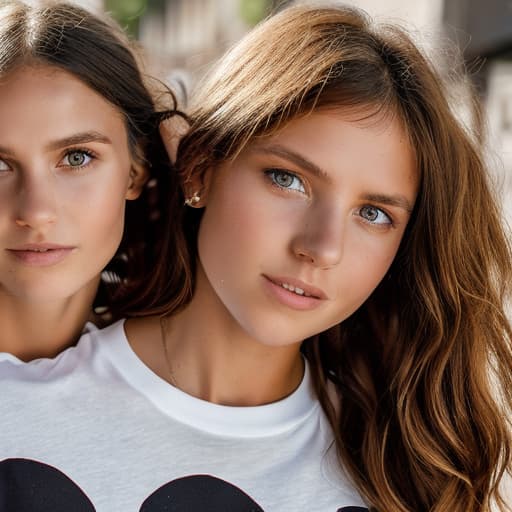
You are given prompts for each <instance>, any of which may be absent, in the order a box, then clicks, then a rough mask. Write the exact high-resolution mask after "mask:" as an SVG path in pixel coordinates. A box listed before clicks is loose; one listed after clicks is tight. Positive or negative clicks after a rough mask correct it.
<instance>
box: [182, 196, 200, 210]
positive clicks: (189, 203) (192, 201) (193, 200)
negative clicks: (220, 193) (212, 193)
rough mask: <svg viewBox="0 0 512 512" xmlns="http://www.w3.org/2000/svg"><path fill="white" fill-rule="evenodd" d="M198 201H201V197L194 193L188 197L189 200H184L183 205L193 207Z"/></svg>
mask: <svg viewBox="0 0 512 512" xmlns="http://www.w3.org/2000/svg"><path fill="white" fill-rule="evenodd" d="M199 201H201V197H200V196H199V193H198V192H194V194H193V195H192V197H189V198H187V199H185V204H186V205H187V206H192V207H194V206H195V205H196V204H197V203H199Z"/></svg>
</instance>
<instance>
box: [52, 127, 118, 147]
mask: <svg viewBox="0 0 512 512" xmlns="http://www.w3.org/2000/svg"><path fill="white" fill-rule="evenodd" d="M88 142H100V143H101V144H112V141H111V140H110V139H109V138H108V137H107V136H105V135H103V134H101V133H99V132H95V131H89V132H82V133H75V134H74V135H70V136H69V137H64V138H63V139H58V140H55V141H53V142H50V143H49V144H48V145H47V146H46V149H48V150H50V151H52V150H55V149H59V148H65V147H67V146H75V145H77V144H87V143H88Z"/></svg>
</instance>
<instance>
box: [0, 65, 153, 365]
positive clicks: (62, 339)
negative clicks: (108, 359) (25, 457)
mask: <svg viewBox="0 0 512 512" xmlns="http://www.w3.org/2000/svg"><path fill="white" fill-rule="evenodd" d="M0 119H2V123H0V325H1V326H2V328H1V330H0V351H2V352H9V353H11V354H13V355H14V356H16V357H18V358H20V359H22V360H24V361H29V360H32V359H36V358H40V357H53V356H55V355H56V354H58V353H59V352H61V351H62V350H63V349H65V348H66V347H68V346H70V345H72V344H73V343H75V342H76V340H77V339H78V337H79V336H80V333H81V331H82V329H83V326H84V324H85V322H86V321H87V320H88V319H89V318H91V306H92V303H93V300H94V297H95V295H96V290H97V287H98V283H99V279H100V272H101V270H102V269H103V268H104V267H105V265H106V264H107V263H108V261H109V260H110V259H111V257H112V256H113V255H114V253H115V251H116V249H117V247H118V245H119V242H120V240H121V236H122V232H123V225H124V209H125V201H126V200H127V199H135V198H136V197H138V195H139V194H140V191H141V188H142V185H143V183H144V180H145V178H146V171H145V169H144V168H142V167H141V166H139V165H138V164H136V163H135V162H133V161H132V158H131V156H130V151H129V148H128V138H127V133H126V129H125V126H124V120H123V118H122V116H121V114H120V113H119V112H118V111H117V110H116V109H115V108H114V107H113V106H112V105H111V104H110V103H108V102H107V101H106V100H105V99H104V98H103V97H102V96H100V95H99V94H97V93H95V92H94V91H93V90H91V89H90V88H88V87H87V86H86V85H85V84H83V83H82V82H81V81H80V80H78V79H77V78H76V77H74V76H73V75H71V74H69V73H67V72H65V71H62V70H59V69H57V68H53V67H50V66H47V65H43V64H41V65H33V66H24V67H21V68H18V69H17V70H15V71H13V72H12V73H11V74H10V75H8V76H7V77H4V78H3V79H2V81H1V82H0ZM27 120H29V121H30V122H27Z"/></svg>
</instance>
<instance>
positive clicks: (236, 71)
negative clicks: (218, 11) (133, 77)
mask: <svg viewBox="0 0 512 512" xmlns="http://www.w3.org/2000/svg"><path fill="white" fill-rule="evenodd" d="M446 98H447V92H446V89H445V87H444V85H443V83H442V80H441V78H440V76H439V74H438V73H437V72H436V71H435V69H434V67H433V66H432V64H431V63H430V62H429V60H428V59H427V58H426V57H425V56H424V55H423V54H422V53H421V52H420V51H419V50H418V48H417V46H416V45H415V44H414V42H413V41H412V39H411V38H410V37H409V36H408V35H407V33H406V32H405V31H404V30H402V29H400V28H398V27H396V26H380V25H377V24H374V23H373V22H372V20H370V19H369V18H368V17H367V16H366V15H365V14H364V13H363V12H361V11H359V10H356V9H350V8H346V7H337V8H336V7H333V8H313V7H292V8H289V9H285V10H284V11H282V12H281V13H279V14H277V15H276V16H274V17H271V18H270V19H269V20H267V21H265V22H264V23H262V24H261V25H260V26H259V27H257V28H256V29H255V30H253V31H252V32H251V33H250V34H249V35H248V36H247V37H245V38H244V39H243V40H242V41H241V42H240V43H239V44H237V45H236V46H235V47H234V48H233V49H232V50H231V51H230V52H229V53H228V54H227V55H226V56H225V57H224V58H223V59H221V61H220V62H219V63H218V65H217V66H216V67H215V68H214V69H213V71H212V72H211V74H210V75H209V76H208V77H207V78H206V80H205V81H204V82H203V83H202V84H201V87H200V88H199V90H198V91H197V94H196V95H195V96H192V99H193V101H194V103H193V105H192V108H191V112H190V119H191V122H192V126H191V130H190V132H189V133H188V134H187V135H186V136H185V137H184V138H183V139H182V141H181V144H180V147H179V152H178V165H179V170H180V172H181V175H182V180H183V182H184V183H186V182H187V180H189V179H190V177H191V176H193V175H197V174H198V173H199V174H201V173H204V172H205V170H206V169H209V168H213V169H215V167H216V166H218V165H219V164H220V163H222V162H225V161H226V160H227V159H230V158H232V157H233V156H234V155H236V154H237V153H238V152H239V151H240V150H241V149H242V148H243V147H244V146H245V145H246V144H247V143H248V142H249V141H251V140H252V139H253V138H254V137H258V136H264V135H268V134H270V133H272V132H274V131H276V130H279V129H280V128H282V127H283V126H284V125H285V124H286V123H287V122H288V121H290V120H291V119H294V118H296V117H297V116H306V115H307V114H308V113H309V112H311V111H313V110H314V109H331V110H332V109H347V108H350V109H352V110H353V111H355V112H357V111H360V112H361V114H362V115H368V110H369V109H372V111H373V115H374V116H377V115H378V116H387V115H389V116H395V118H396V119H398V120H399V121H400V122H401V123H402V125H403V127H404V129H405V131H406V133H407V135H408V137H409V140H410V143H411V146H412V148H413V150H414V153H415V156H416V166H417V170H418V174H419V177H420V186H419V193H418V197H417V201H416V204H415V208H414V211H413V214H412V217H411V220H410V222H409V225H408V227H407V230H406V232H405V235H404V238H403V240H402V243H401V246H400V248H399V250H398V253H397V255H396V258H395V260H394V262H393V264H392V266H391V270H390V272H389V274H388V275H387V276H386V277H385V278H384V279H383V281H382V282H381V283H380V284H379V286H378V287H377V289H376V290H375V291H374V293H373V294H372V295H371V297H370V298H369V299H368V300H367V301H366V302H365V303H364V304H363V305H362V306H361V307H360V308H359V310H358V311H356V312H355V313H354V314H353V315H351V316H350V317H349V318H348V319H347V320H345V321H344V322H342V323H341V324H339V325H337V326H335V327H334V328H332V329H329V330H328V331H326V332H322V333H319V334H318V335H316V336H314V337H313V338H311V339H308V340H305V341H304V343H303V351H304V353H305V354H306V356H307V358H308V359H309V361H310V363H311V367H312V372H313V375H314V381H315V385H316V391H317V394H318V397H319V400H320V402H321V404H322V406H323V407H324V410H325V412H326V414H327V416H328V417H329V419H330V422H331V425H332V427H333V431H334V436H335V440H336V448H337V451H338V454H339V457H340V461H341V463H342V464H343V465H344V466H345V467H346V468H347V469H348V471H349V473H350V475H351V477H352V479H353V481H354V483H355V485H356V486H357V488H358V489H359V490H360V492H361V493H362V495H363V496H364V498H365V499H366V501H367V503H368V504H369V505H370V507H371V509H372V510H376V511H379V512H418V511H430V512H448V511H449V512H477V511H479V512H480V511H488V510H489V509H490V506H491V503H496V504H497V506H499V507H500V508H501V509H502V510H505V509H506V504H505V503H504V501H503V499H502V497H501V494H500V492H499V490H498V484H499V482H500V479H501V478H502V476H503V474H504V472H505V471H506V469H507V468H510V464H511V456H512V455H511V454H512V444H511V437H510V419H511V417H512V416H511V410H512V352H511V327H510V324H509V322H508V320H507V318H506V314H505V304H506V301H508V300H509V293H510V284H511V283H512V267H511V261H512V260H511V253H510V246H509V243H508V241H507V238H506V236H505V234H504V231H503V227H502V223H501V220H502V219H501V218H500V212H499V208H498V205H497V200H496V198H495V197H494V195H493V194H492V193H491V191H490V187H489V184H488V176H487V172H486V168H485V165H484V162H483V159H482V154H481V149H480V148H479V147H478V146H476V145H475V144H474V142H473V139H474V138H473V137H472V136H471V135H470V134H469V133H468V132H467V131H466V130H465V129H463V128H462V127H461V125H460V123H459V122H458V121H457V119H456V117H455V116H454V114H453V113H452V111H451V109H450V106H449V104H448V102H447V99H446ZM182 200H183V197H182V196H181V197H179V198H178V201H177V202H175V203H174V204H173V205H172V208H171V211H172V212H173V215H174V217H175V218H176V219H178V221H179V223H180V225H181V226H182V229H177V230H176V231H174V232H171V233H168V235H167V236H168V246H167V250H166V252H165V253H163V254H162V261H161V264H160V268H159V272H157V273H155V275H154V276H153V279H152V281H150V282H149V286H150V287H155V286H156V287H159V293H160V299H159V301H158V302H156V303H155V304H154V306H155V309H154V311H160V312H173V311H176V310H177V309H178V308H180V307H183V306H184V305H185V304H186V303H187V301H188V300H190V298H191V296H192V294H193V287H194V276H195V261H196V258H197V248H196V236H197V227H198V225H199V223H200V218H201V212H200V210H195V209H188V210H187V211H186V213H184V209H183V207H182V203H181V201H182ZM171 261H172V263H169V262H171ZM164 262H166V263H167V266H164ZM329 382H331V383H333V384H334V386H335V387H336V390H337V393H336V396H337V398H336V402H337V403H335V404H333V403H332V402H331V400H330V398H329V397H330V394H329V393H328V387H329V386H330V384H328V383H329ZM335 411H337V412H335Z"/></svg>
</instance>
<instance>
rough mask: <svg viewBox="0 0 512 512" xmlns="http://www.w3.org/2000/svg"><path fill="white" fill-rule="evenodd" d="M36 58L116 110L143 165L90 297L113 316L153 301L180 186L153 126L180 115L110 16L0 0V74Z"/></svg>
mask: <svg viewBox="0 0 512 512" xmlns="http://www.w3.org/2000/svg"><path fill="white" fill-rule="evenodd" d="M41 64H42V65H49V66H55V67H57V68H59V69H61V70H64V71H67V72H68V73H70V74H72V75H73V76H74V77H76V78H78V79H79V80H81V81H82V82H83V83H85V84H86V85H87V86H89V87H90V88H91V89H92V90H94V91H95V92H96V93H98V94H99V95H100V96H102V97H103V98H105V99H106V100H107V101H109V102H110V103H111V104H112V105H113V106H114V107H115V108H117V109H118V110H119V112H120V113H121V114H122V115H123V117H124V121H125V126H126V131H127V135H128V143H129V148H130V151H131V156H132V159H133V160H134V161H136V162H137V163H138V164H139V165H142V166H144V167H146V169H147V171H148V180H147V183H146V186H145V187H144V189H143V191H142V194H141V196H140V197H139V198H138V199H137V200H135V201H128V202H127V205H126V215H125V229H124V234H123V239H122V241H121V244H120V247H119V249H118V251H117V253H116V255H115V256H114V258H113V259H112V261H111V262H110V263H109V264H108V265H107V268H106V269H105V272H104V279H103V281H102V284H101V285H100V289H99V292H98V295H97V297H96V301H95V306H96V308H97V309H99V308H100V307H101V310H102V311H104V313H103V315H104V317H105V319H106V320H112V319H115V318H117V317H120V316H124V315H125V314H126V313H127V312H129V311H138V310H139V309H140V308H141V307H142V306H141V304H145V302H141V301H143V300H147V301H150V300H151V298H150V297H149V296H151V293H150V292H148V293H144V294H143V290H142V287H143V286H145V284H146V282H147V279H148V275H149V274H150V273H152V272H153V269H154V266H155V264H156V258H157V255H158V254H159V252H160V251H159V247H160V243H161V240H162V237H161V233H162V231H164V230H165V229H171V228H169V227H168V225H167V223H168V222H169V214H168V206H169V198H168V197H167V195H168V194H169V193H170V194H172V193H174V192H175V190H177V189H179V183H178V180H177V175H176V173H175V172H173V168H172V165H171V163H170V162H169V158H168V156H167V153H166V151H165V148H164V145H163V143H162V140H161V137H160V134H159V131H158V128H159V124H160V121H161V119H162V117H163V116H170V115H173V114H177V115H181V114H180V112H178V111H177V110H176V102H175V99H174V96H173V94H172V92H171V91H170V90H169V89H167V88H166V89H165V91H164V92H165V94H164V95H162V96H161V97H162V98H165V101H164V102H165V103H171V105H170V108H169V107H166V108H164V109H163V112H159V111H158V110H157V108H158V107H157V105H155V101H154V98H153V95H152V94H151V92H150V90H149V87H148V85H147V84H146V83H145V81H144V79H143V77H142V74H141V71H140V69H139V66H138V63H137V60H136V57H135V54H134V52H133V51H132V50H131V47H130V43H129V41H128V39H127V38H126V36H125V35H124V33H123V32H122V30H121V29H120V28H119V27H118V26H117V25H116V24H115V23H114V22H113V21H112V20H110V19H109V18H107V17H104V18H100V17H98V16H95V15H94V14H91V13H90V12H88V11H86V10H84V9H82V8H80V7H78V6H76V5H73V4H67V3H65V2H59V1H46V2H39V3H38V5H37V6H36V7H31V6H29V5H26V4H25V3H23V2H19V1H16V0H6V1H4V2H2V3H1V5H0V78H1V77H2V76H6V75H7V74H8V73H10V72H12V71H13V70H15V69H16V68H17V67H19V66H23V65H41ZM154 84H155V85H156V81H155V82H154ZM160 85H161V84H160ZM166 100H169V101H166Z"/></svg>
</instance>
